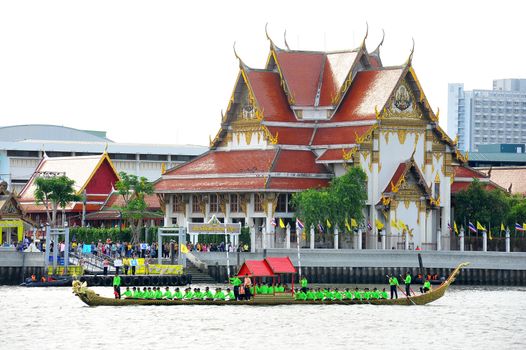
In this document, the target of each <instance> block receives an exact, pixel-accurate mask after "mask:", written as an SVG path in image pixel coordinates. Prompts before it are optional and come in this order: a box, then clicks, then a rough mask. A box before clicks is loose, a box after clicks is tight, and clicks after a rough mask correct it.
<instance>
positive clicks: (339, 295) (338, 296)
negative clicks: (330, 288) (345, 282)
mask: <svg viewBox="0 0 526 350" xmlns="http://www.w3.org/2000/svg"><path fill="white" fill-rule="evenodd" d="M332 295H333V296H334V300H342V299H343V295H342V293H341V292H340V291H339V290H338V288H336V289H335V290H334V292H333V294H332Z"/></svg>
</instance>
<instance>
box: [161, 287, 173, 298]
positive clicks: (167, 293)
mask: <svg viewBox="0 0 526 350" xmlns="http://www.w3.org/2000/svg"><path fill="white" fill-rule="evenodd" d="M163 297H164V299H172V292H170V288H168V287H166V291H165V292H164V296H163Z"/></svg>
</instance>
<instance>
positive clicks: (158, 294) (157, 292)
mask: <svg viewBox="0 0 526 350" xmlns="http://www.w3.org/2000/svg"><path fill="white" fill-rule="evenodd" d="M162 298H163V292H161V290H159V289H158V290H156V291H155V299H162Z"/></svg>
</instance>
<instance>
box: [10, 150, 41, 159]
mask: <svg viewBox="0 0 526 350" xmlns="http://www.w3.org/2000/svg"><path fill="white" fill-rule="evenodd" d="M7 156H8V157H34V158H38V151H7Z"/></svg>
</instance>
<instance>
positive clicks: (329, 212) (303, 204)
mask: <svg viewBox="0 0 526 350" xmlns="http://www.w3.org/2000/svg"><path fill="white" fill-rule="evenodd" d="M366 200H367V176H366V174H365V173H364V172H363V170H362V169H361V168H359V167H352V168H350V169H349V171H348V172H347V173H346V174H345V175H343V176H340V177H337V178H335V179H333V180H332V181H331V184H330V186H329V187H328V188H325V189H310V190H306V191H303V192H299V193H295V194H294V195H293V196H292V201H293V204H294V207H295V208H296V214H297V215H298V217H300V218H301V219H302V220H303V222H304V223H305V224H306V225H307V226H310V225H311V224H315V225H316V224H317V223H318V222H321V223H322V224H323V225H325V222H326V220H327V219H329V220H330V222H331V224H332V225H336V224H337V225H338V226H339V227H340V229H341V230H343V229H344V228H345V220H346V219H347V220H348V222H349V223H350V221H351V218H353V219H355V220H356V221H357V222H361V221H362V220H363V207H364V205H365V201H366Z"/></svg>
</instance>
